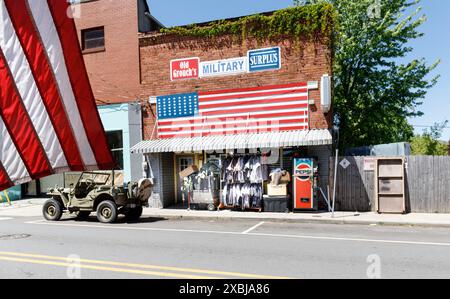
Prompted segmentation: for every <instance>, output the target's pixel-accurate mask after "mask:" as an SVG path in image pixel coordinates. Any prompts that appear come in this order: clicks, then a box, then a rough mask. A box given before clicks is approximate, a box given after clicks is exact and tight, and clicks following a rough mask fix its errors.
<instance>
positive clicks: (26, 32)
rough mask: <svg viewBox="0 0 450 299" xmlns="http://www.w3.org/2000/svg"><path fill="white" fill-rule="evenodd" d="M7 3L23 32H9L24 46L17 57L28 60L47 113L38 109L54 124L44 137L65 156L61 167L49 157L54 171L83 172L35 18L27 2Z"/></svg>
mask: <svg viewBox="0 0 450 299" xmlns="http://www.w3.org/2000/svg"><path fill="white" fill-rule="evenodd" d="M5 3H6V7H7V8H8V11H9V16H10V18H11V21H12V24H13V25H14V27H15V28H21V30H18V31H17V37H16V36H15V34H14V28H10V29H11V34H10V36H11V37H12V38H13V39H17V38H18V39H19V40H20V44H21V45H22V48H21V49H18V51H17V52H16V55H17V53H19V54H20V55H22V54H23V55H25V56H26V59H27V60H28V63H29V68H30V69H31V72H32V75H33V78H34V81H35V84H36V85H37V89H38V90H39V92H33V91H30V92H33V93H34V94H35V96H36V98H38V97H39V95H40V96H41V99H37V102H41V101H42V102H43V104H44V105H45V109H44V107H39V109H41V110H42V111H43V112H44V111H47V112H48V118H49V122H51V124H48V125H47V126H45V128H44V129H45V130H44V133H47V134H49V136H48V137H47V138H48V140H50V141H53V142H54V143H55V145H56V146H55V148H54V150H53V151H52V153H53V154H57V155H59V156H62V158H61V159H60V160H61V161H60V163H58V162H54V161H52V158H51V154H50V155H49V157H50V160H51V162H52V165H53V168H61V167H64V168H65V170H68V169H67V166H69V168H70V169H71V170H77V171H82V170H83V169H84V167H83V161H82V158H81V154H80V152H79V149H78V146H77V142H76V139H75V136H74V133H73V131H72V126H71V124H70V122H69V120H68V116H67V114H66V110H65V107H64V106H63V102H62V99H61V96H60V93H59V90H58V88H57V84H56V81H55V77H54V74H53V71H52V69H51V66H50V65H49V61H48V58H47V55H46V52H45V49H44V48H43V46H42V43H41V39H40V36H39V35H38V32H37V31H36V28H35V26H34V22H33V20H32V16H31V15H30V11H29V7H28V4H27V1H26V0H6V1H5ZM4 26H5V27H6V26H7V24H6V23H4ZM4 48H7V47H4ZM22 49H23V50H22ZM23 51H24V52H25V53H23ZM9 60H12V59H9ZM27 72H28V69H27ZM13 73H14V72H13ZM30 82H32V80H30ZM32 84H33V88H35V84H34V82H32ZM46 117H47V116H46ZM55 135H56V138H55ZM47 152H48V151H47ZM64 158H65V159H64Z"/></svg>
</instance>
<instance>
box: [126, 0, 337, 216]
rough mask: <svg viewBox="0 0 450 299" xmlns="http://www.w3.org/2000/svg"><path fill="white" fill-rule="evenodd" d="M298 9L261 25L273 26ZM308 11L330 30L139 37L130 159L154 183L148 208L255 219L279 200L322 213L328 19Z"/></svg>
mask: <svg viewBox="0 0 450 299" xmlns="http://www.w3.org/2000/svg"><path fill="white" fill-rule="evenodd" d="M302 9H304V8H301V7H299V8H295V9H292V10H286V11H283V12H275V13H268V14H265V15H264V17H263V18H260V19H259V21H260V22H263V23H264V22H266V23H265V24H266V25H267V26H269V27H270V26H272V25H270V24H276V23H277V21H282V20H284V18H286V14H292V16H293V17H294V16H299V15H302V14H297V13H299V11H297V10H302ZM314 9H317V14H318V15H321V14H323V18H318V19H317V22H323V24H322V25H323V26H322V27H321V26H318V27H317V28H319V27H321V28H328V29H327V31H320V30H318V32H317V34H309V35H302V34H301V33H300V35H299V36H296V35H298V34H299V32H298V31H296V30H295V28H294V27H295V26H294V25H295V24H294V23H293V25H292V26H293V27H292V28H291V29H292V30H290V29H289V30H287V31H286V32H288V31H289V32H290V33H289V34H283V35H282V36H281V35H280V36H276V37H273V36H272V37H267V38H263V39H262V38H258V37H254V36H253V37H252V36H250V35H251V34H249V33H248V32H249V31H248V30H247V29H248V28H244V29H245V30H244V29H243V31H242V32H241V33H240V34H237V35H233V34H225V33H223V34H220V33H219V34H216V33H215V32H219V31H220V30H219V29H223V28H222V27H221V28H214V27H220V24H217V23H214V22H213V23H205V24H199V25H196V26H187V27H184V28H178V29H174V30H172V31H170V30H169V32H167V33H165V34H161V33H149V34H145V35H142V36H140V39H139V46H140V47H139V51H140V70H141V76H140V77H141V85H140V89H141V90H140V94H141V97H142V98H143V99H148V100H147V103H146V105H145V107H144V110H145V111H144V112H143V115H144V117H143V125H144V127H143V130H144V140H145V141H142V142H141V143H139V144H137V145H136V146H134V147H132V149H131V152H132V153H133V155H135V156H137V157H141V158H143V159H144V160H145V163H144V164H143V165H142V166H143V169H144V170H145V171H146V175H147V176H148V177H150V178H152V179H153V180H154V183H155V185H154V190H153V191H154V192H153V195H152V198H151V200H150V205H151V206H152V207H157V208H166V207H170V206H174V205H175V206H179V207H182V208H187V207H188V205H187V203H190V204H194V207H196V206H197V203H211V202H213V203H216V201H217V202H218V204H217V205H216V206H219V207H220V208H234V209H241V210H254V211H261V210H267V209H264V203H267V202H269V201H272V202H275V201H276V200H277V199H280V198H281V199H284V200H285V201H288V202H289V203H290V204H289V206H288V207H285V209H284V210H286V209H287V208H289V209H290V210H292V209H293V208H298V209H300V210H301V209H306V208H308V207H309V210H315V209H320V208H321V207H324V206H325V207H326V206H327V204H326V203H325V201H324V198H325V197H326V196H323V195H326V194H327V189H328V174H329V173H328V172H329V170H328V169H329V158H330V156H331V151H332V141H333V140H332V135H331V132H330V129H331V127H332V122H333V119H332V92H331V90H332V50H331V49H332V48H331V43H330V38H329V35H328V34H329V33H330V32H331V30H329V29H330V28H332V26H333V24H332V22H333V20H332V17H331V16H332V15H330V14H328V13H327V9H328V7H327V6H323V7H321V6H317V7H315V8H314ZM304 16H305V18H307V17H308V15H307V14H306V15H304ZM244 18H246V17H244ZM249 18H251V17H249ZM252 20H253V21H255V19H252ZM298 21H299V22H300V23H301V22H302V21H305V20H301V19H299V20H298ZM222 23H223V24H228V25H229V26H233V24H234V25H235V26H236V28H239V27H240V26H245V25H243V24H247V26H253V25H248V23H246V22H243V21H242V18H241V19H231V20H224V21H223V22H222ZM252 24H253V23H252ZM266 25H264V26H266ZM264 26H262V27H261V26H258V25H255V28H253V30H262V31H265V30H270V29H269V28H265V27H264ZM214 29H217V31H216V30H214ZM304 29H305V30H310V29H311V30H314V29H312V27H311V28H309V29H308V28H307V27H304ZM319 31H320V32H319ZM199 32H205V34H206V33H207V34H206V35H201V34H198V33H199ZM252 32H253V33H254V32H255V31H252ZM310 33H311V31H310ZM255 35H256V36H261V35H257V34H255ZM308 36H309V37H308ZM206 207H209V208H212V206H211V205H206ZM283 207H284V206H283ZM279 210H283V209H281V208H280V209H279Z"/></svg>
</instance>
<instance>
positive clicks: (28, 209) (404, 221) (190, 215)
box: [0, 198, 450, 228]
mask: <svg viewBox="0 0 450 299" xmlns="http://www.w3.org/2000/svg"><path fill="white" fill-rule="evenodd" d="M45 200H46V199H42V198H36V199H27V200H22V201H16V202H13V203H12V206H9V205H8V204H0V217H38V216H42V211H41V209H42V204H43V202H44V201H45ZM143 216H144V217H161V218H168V219H212V220H231V219H243V220H245V219H247V220H248V219H252V220H260V221H276V222H297V223H329V224H364V225H403V226H439V227H449V228H450V214H417V213H414V214H407V215H390V214H383V215H379V214H377V213H373V212H368V213H355V212H336V213H335V215H334V218H333V217H332V215H331V213H255V212H233V211H229V210H222V211H215V212H210V211H196V210H190V211H188V210H178V209H153V208H145V209H144V213H143Z"/></svg>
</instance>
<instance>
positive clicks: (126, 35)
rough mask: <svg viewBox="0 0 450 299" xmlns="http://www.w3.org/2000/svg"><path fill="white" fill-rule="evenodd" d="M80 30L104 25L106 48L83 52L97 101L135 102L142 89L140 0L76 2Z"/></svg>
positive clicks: (100, 102)
mask: <svg viewBox="0 0 450 299" xmlns="http://www.w3.org/2000/svg"><path fill="white" fill-rule="evenodd" d="M77 6H78V7H79V8H80V11H81V18H77V19H75V23H76V26H77V30H78V34H79V38H80V41H81V30H83V29H87V28H93V27H99V26H104V27H105V51H102V52H96V53H90V54H84V60H85V62H86V67H87V70H88V73H89V77H90V80H91V85H92V88H93V90H94V94H95V97H96V99H97V102H98V104H105V103H119V102H130V101H135V100H136V98H137V97H138V91H139V41H138V21H137V1H135V0H126V1H123V0H97V1H91V2H86V3H81V4H78V5H77Z"/></svg>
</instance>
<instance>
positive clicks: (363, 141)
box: [294, 0, 439, 149]
mask: <svg viewBox="0 0 450 299" xmlns="http://www.w3.org/2000/svg"><path fill="white" fill-rule="evenodd" d="M307 2H310V3H312V4H315V3H323V2H328V3H332V4H334V6H335V8H336V9H337V11H338V13H339V24H338V28H337V30H336V32H335V41H334V61H333V72H334V82H335V87H334V120H335V124H336V125H337V126H338V127H339V129H340V141H339V143H340V144H339V146H340V148H341V149H345V148H348V147H356V146H364V145H374V144H381V143H391V142H401V141H408V140H410V138H411V137H413V132H414V131H413V127H412V126H411V125H410V124H409V123H408V121H407V118H408V117H416V116H421V115H423V113H422V112H421V111H420V110H419V106H420V105H421V104H422V100H423V99H424V97H425V95H426V93H427V90H428V89H429V88H431V87H433V86H434V85H435V84H436V82H437V80H438V78H439V76H435V77H431V78H430V73H431V72H432V71H433V70H434V69H435V68H436V66H437V65H438V64H439V61H438V62H436V63H434V64H432V65H427V63H426V62H425V60H424V59H423V58H422V59H414V60H412V61H409V62H407V63H404V62H403V61H405V60H406V56H407V55H408V54H409V53H410V52H412V51H413V49H412V48H411V47H410V46H408V42H409V41H411V40H414V39H417V38H420V37H421V36H422V35H423V34H422V33H420V32H419V31H418V28H419V27H420V26H421V25H422V24H423V23H424V22H425V21H426V17H425V16H420V17H418V14H419V13H420V11H421V7H420V6H419V3H420V0H416V1H412V0H358V1H355V0H309V1H307ZM305 3H306V2H305ZM294 4H297V5H301V4H302V3H301V1H296V3H294ZM411 9H415V11H414V12H413V13H410V14H406V12H407V11H410V10H411ZM405 14H406V15H405Z"/></svg>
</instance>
